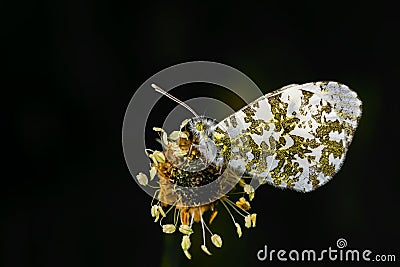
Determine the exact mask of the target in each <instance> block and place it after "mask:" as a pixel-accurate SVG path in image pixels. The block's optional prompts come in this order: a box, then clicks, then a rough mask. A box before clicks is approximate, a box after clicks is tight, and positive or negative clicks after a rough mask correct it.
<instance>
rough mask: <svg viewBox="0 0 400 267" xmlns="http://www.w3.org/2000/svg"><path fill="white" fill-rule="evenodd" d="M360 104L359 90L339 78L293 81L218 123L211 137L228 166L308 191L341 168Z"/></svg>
mask: <svg viewBox="0 0 400 267" xmlns="http://www.w3.org/2000/svg"><path fill="white" fill-rule="evenodd" d="M361 106H362V103H361V100H360V99H359V98H358V96H357V94H356V93H355V92H354V91H352V90H351V89H349V88H348V87H347V86H346V85H343V84H340V83H337V82H315V83H307V84H303V85H291V86H287V87H284V88H282V89H279V90H277V91H274V92H272V93H269V94H266V95H265V96H263V97H261V98H259V99H257V100H256V101H254V102H253V103H251V104H249V105H247V106H246V107H244V108H242V109H241V110H239V111H238V112H236V113H234V114H233V115H231V116H230V117H228V118H226V119H224V120H223V121H221V122H220V123H219V124H218V125H217V127H216V130H215V135H214V137H215V138H214V141H215V144H216V145H217V146H219V147H220V149H221V151H222V153H223V155H224V157H225V159H226V160H228V161H229V166H230V167H231V168H233V169H238V170H242V171H245V172H246V173H248V174H249V175H251V176H253V177H256V178H258V179H259V181H260V182H261V183H270V184H272V185H275V186H277V187H281V188H291V189H294V190H296V191H302V192H308V191H311V190H314V189H316V188H318V187H319V186H321V185H324V184H325V183H326V182H328V181H329V180H330V179H331V178H332V177H333V175H335V173H337V172H338V171H339V169H340V167H341V165H342V164H343V161H344V159H345V155H346V152H347V149H348V147H349V145H350V143H351V140H352V138H353V135H354V132H355V129H356V128H357V125H358V121H359V119H360V116H361Z"/></svg>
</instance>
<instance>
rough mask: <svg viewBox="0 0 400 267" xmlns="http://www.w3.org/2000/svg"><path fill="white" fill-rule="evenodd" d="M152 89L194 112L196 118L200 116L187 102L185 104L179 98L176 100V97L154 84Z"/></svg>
mask: <svg viewBox="0 0 400 267" xmlns="http://www.w3.org/2000/svg"><path fill="white" fill-rule="evenodd" d="M151 87H153V88H154V90H156V92H158V93H160V94H162V95H165V96H166V97H168V98H169V99H171V100H173V101H175V102H176V103H178V104H179V105H181V106H183V107H185V108H186V109H187V110H189V111H190V112H192V114H193V115H195V116H196V117H199V115H197V113H196V112H195V111H194V110H193V109H192V108H191V107H189V106H188V105H187V104H186V103H185V102H183V101H181V100H179V99H178V98H176V97H175V96H173V95H171V94H169V93H167V92H166V91H164V90H163V89H161V88H160V87H159V86H157V85H156V84H154V83H152V84H151Z"/></svg>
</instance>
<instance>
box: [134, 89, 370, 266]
mask: <svg viewBox="0 0 400 267" xmlns="http://www.w3.org/2000/svg"><path fill="white" fill-rule="evenodd" d="M152 86H153V88H154V89H155V90H156V91H158V92H160V93H162V94H164V95H165V96H167V97H169V98H171V99H172V100H174V101H176V102H178V103H179V104H181V105H182V106H184V107H186V108H187V109H188V110H189V111H190V112H192V113H193V115H194V117H193V118H190V119H187V120H185V121H184V122H182V124H181V127H180V129H179V130H178V131H174V132H172V133H171V134H170V135H168V134H167V133H166V132H165V131H164V130H163V129H161V128H154V130H156V131H158V132H159V133H160V143H161V144H162V147H163V151H153V150H149V152H148V156H149V158H150V159H151V161H152V163H151V168H150V178H151V179H154V177H155V176H156V175H157V176H158V177H159V181H158V184H159V190H157V196H155V198H157V199H158V202H157V204H155V205H152V208H151V214H152V216H153V217H154V218H155V221H158V220H160V225H161V227H162V229H163V232H165V233H173V232H175V230H176V229H177V225H178V223H180V226H179V228H178V229H179V231H180V232H181V233H183V237H182V242H181V247H182V249H183V252H184V253H185V255H186V256H187V257H188V258H189V259H190V258H191V254H190V253H189V248H190V246H191V242H190V235H191V234H192V233H193V228H192V225H193V223H194V222H199V223H200V224H201V226H202V234H203V244H202V245H201V249H202V250H203V251H204V252H205V253H207V254H210V255H211V253H210V251H209V250H208V248H207V246H206V241H205V236H206V234H205V230H207V231H208V232H209V233H210V235H211V241H212V243H213V244H214V245H215V246H216V247H221V246H222V238H221V236H220V235H218V234H214V233H213V232H212V231H211V229H210V227H209V226H208V225H207V223H206V222H205V219H204V218H205V216H204V214H205V213H209V214H210V215H209V224H211V223H212V221H213V220H214V219H215V218H216V216H217V214H218V209H219V207H220V206H222V208H225V209H226V210H227V211H228V214H229V215H230V217H231V219H232V221H233V223H234V225H235V227H236V231H237V234H238V236H239V237H241V236H242V229H241V226H240V224H239V223H238V221H237V220H236V219H235V216H234V215H233V214H232V212H231V210H233V211H235V212H236V213H237V214H239V216H242V217H243V218H244V224H245V227H246V228H250V227H255V224H256V216H257V215H256V214H255V213H250V212H249V210H250V208H251V204H250V202H251V201H252V200H253V198H254V195H255V189H256V188H257V187H258V186H259V185H262V184H271V185H273V186H276V187H279V188H289V189H292V190H295V191H298V192H310V191H312V190H315V189H317V188H318V187H320V186H322V185H324V184H326V183H327V182H328V181H329V180H331V179H332V177H333V176H334V175H335V174H336V173H337V172H338V171H339V170H340V168H341V166H342V164H343V162H344V160H345V156H346V153H347V151H348V148H349V146H350V144H351V142H352V139H353V136H354V133H355V130H356V128H357V126H358V122H359V120H360V118H361V113H362V102H361V100H360V99H359V97H358V96H357V94H356V93H355V92H354V91H353V90H351V89H350V88H349V87H348V86H346V85H344V84H341V83H338V82H333V81H325V82H312V83H306V84H302V85H297V84H293V85H289V86H285V87H283V88H281V89H279V90H276V91H274V92H271V93H268V94H266V95H264V96H262V97H260V98H259V99H257V100H255V101H254V102H252V103H250V104H248V105H247V106H245V107H243V108H242V109H240V110H239V111H237V112H235V113H234V114H232V115H230V116H229V117H227V118H225V119H223V120H222V121H220V122H217V121H216V120H214V119H212V118H207V117H205V116H199V115H198V114H197V113H196V112H195V111H194V110H193V109H191V108H190V107H189V106H188V105H186V104H185V103H183V102H182V101H180V100H178V99H177V98H175V97H174V96H172V95H170V94H168V93H167V92H165V91H164V90H162V89H161V88H160V87H158V86H157V85H154V84H153V85H152ZM137 179H138V181H139V183H141V184H142V185H147V176H146V175H145V174H143V173H139V174H138V175H137ZM248 180H250V182H247V181H248ZM234 196H239V197H238V198H237V199H236V200H235V199H234ZM153 200H154V199H153ZM219 203H221V204H222V205H219V206H218V205H217V204H219ZM165 207H169V209H168V211H171V210H174V215H173V223H169V224H163V223H162V221H163V219H164V218H166V217H167V213H168V212H164V209H163V208H165Z"/></svg>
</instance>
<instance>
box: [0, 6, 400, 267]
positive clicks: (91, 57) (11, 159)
mask: <svg viewBox="0 0 400 267" xmlns="http://www.w3.org/2000/svg"><path fill="white" fill-rule="evenodd" d="M279 3H280V4H279ZM0 9H1V13H2V14H1V20H2V21H1V26H0V27H1V35H2V41H1V46H2V54H3V55H2V60H1V62H2V65H3V67H5V69H6V71H5V72H3V74H4V77H3V78H2V81H1V82H2V86H1V87H2V88H1V89H2V97H1V100H2V104H1V110H2V111H1V115H0V116H1V117H0V120H1V123H0V125H1V126H0V127H1V131H2V133H3V134H5V137H3V139H2V141H3V142H2V154H3V157H4V158H5V160H4V159H3V161H2V169H3V174H2V175H1V176H2V178H3V179H2V180H3V181H2V185H1V189H2V192H1V204H0V207H1V215H0V218H1V230H2V232H0V233H1V243H2V244H3V245H4V246H3V248H2V249H1V253H0V256H1V257H0V265H1V266H141V265H148V266H160V265H161V266H184V265H187V266H189V262H188V261H187V260H186V259H185V258H184V256H183V253H182V251H181V248H180V240H181V235H180V234H175V235H173V236H168V237H166V236H165V235H164V234H162V232H161V230H160V228H159V226H158V224H155V223H153V221H152V218H151V217H150V201H151V198H150V197H149V196H148V195H147V194H145V193H144V192H143V191H142V190H141V189H140V188H139V187H138V186H137V184H136V183H135V182H134V181H133V180H132V177H131V175H130V174H129V171H128V169H127V167H126V164H125V161H124V157H123V153H122V145H121V129H122V121H123V117H124V113H125V109H126V107H127V105H128V103H129V101H130V99H131V97H132V96H133V93H134V91H135V90H136V88H138V87H139V86H140V85H141V84H142V83H143V82H144V81H145V80H147V79H148V78H149V77H150V76H152V75H153V74H155V73H156V72H158V71H160V70H162V69H163V68H166V67H169V66H172V65H174V64H177V63H182V62H186V61H192V60H209V61H217V62H220V63H224V64H227V65H230V66H232V67H234V68H237V69H239V70H241V71H242V72H244V73H245V74H247V75H248V76H249V77H250V78H252V79H253V80H254V81H255V82H256V83H257V85H258V86H259V87H260V88H263V90H264V93H267V92H270V91H272V90H275V89H277V88H279V87H281V86H284V85H288V84H291V83H304V82H308V81H319V80H336V81H340V82H342V83H345V84H347V85H349V86H350V87H351V88H353V89H354V90H355V91H357V93H358V94H359V96H360V98H361V99H362V101H363V117H362V119H361V121H360V125H359V128H358V130H357V132H356V135H355V138H354V141H353V144H352V145H351V147H350V150H349V152H348V154H347V159H346V162H345V164H344V166H343V168H342V170H341V171H340V172H339V173H338V174H337V175H336V176H335V179H334V180H333V181H331V182H330V183H329V184H327V185H326V186H324V187H322V188H320V189H318V190H317V191H315V192H312V193H309V194H299V193H295V192H291V191H282V190H278V189H275V188H273V187H270V186H265V187H261V188H259V189H258V190H257V192H256V198H255V200H254V201H253V203H252V205H253V211H254V212H256V213H257V214H258V225H257V227H256V228H255V229H251V230H244V235H243V237H242V238H241V239H240V240H239V239H238V238H237V237H236V233H235V229H234V227H233V225H231V224H230V223H229V220H228V219H227V217H226V214H224V213H223V212H222V214H221V216H219V217H218V218H217V221H216V223H215V225H213V229H214V230H215V231H216V232H218V233H221V235H222V236H223V238H224V245H223V248H222V249H219V250H218V249H214V248H213V249H212V248H211V244H209V248H210V249H212V252H213V254H214V255H213V256H212V257H209V256H206V255H204V253H202V252H201V251H200V248H199V246H200V244H199V242H200V241H199V240H196V239H194V240H193V245H192V246H193V247H192V248H191V252H192V254H193V257H194V259H193V260H192V262H191V265H190V266H225V265H230V266H247V265H249V266H251V265H257V266H267V265H269V266H272V265H274V266H275V265H276V266H286V265H288V266H290V265H295V263H293V262H289V263H284V262H278V261H277V260H275V261H273V262H268V261H266V262H259V261H258V260H257V258H256V253H257V251H258V250H259V249H262V248H263V246H264V245H268V246H269V248H271V249H286V250H290V249H298V250H301V249H307V248H309V249H311V248H312V249H316V250H318V249H327V248H328V247H329V246H331V247H333V248H335V247H336V240H337V239H338V238H341V237H342V238H345V239H346V240H347V242H348V248H354V249H360V250H364V249H370V250H372V251H373V253H374V254H396V257H397V261H399V260H400V254H399V252H398V248H399V246H398V244H399V243H398V242H399V238H400V235H399V232H400V231H399V223H400V221H399V218H398V215H397V214H398V198H397V196H398V190H399V189H398V188H399V187H398V186H399V181H398V180H399V175H398V172H397V165H398V164H399V163H398V156H397V150H396V147H397V144H398V134H397V132H396V130H397V128H398V121H397V120H398V115H399V103H398V100H397V99H398V98H397V97H396V96H395V94H396V92H397V91H398V80H397V79H398V78H399V75H398V74H399V64H398V60H399V52H398V47H400V43H399V41H398V35H399V24H398V18H397V17H398V14H396V8H394V7H391V6H385V5H384V3H383V2H381V1H379V2H368V1H366V2H364V1H352V2H350V1H348V2H346V3H345V4H340V3H338V2H336V1H335V2H333V1H297V2H294V3H289V2H287V1H281V2H277V1H275V2H268V3H264V5H259V4H250V3H249V2H248V1H246V2H242V4H240V5H236V4H233V3H231V2H225V3H223V2H218V3H216V2H212V1H202V2H201V4H194V3H187V2H182V3H179V4H175V5H174V4H172V3H171V2H169V1H167V2H164V3H161V4H158V3H153V2H149V3H148V4H144V3H142V4H137V3H134V1H129V2H126V3H121V2H114V1H75V0H71V1H47V2H34V1H25V2H21V1H13V2H11V1H8V2H2V4H1V8H0ZM188 88H189V87H186V88H185V87H182V88H177V89H175V90H174V91H173V92H174V94H175V95H177V96H179V98H181V99H183V100H184V99H189V98H191V97H193V96H201V95H202V94H201V92H202V90H204V92H207V86H205V85H199V87H198V88H199V89H198V91H193V90H189V89H188ZM190 88H196V86H193V85H192V87H190ZM173 107H174V104H173V103H171V102H170V101H167V100H163V101H160V104H159V105H158V108H159V109H160V114H163V111H164V110H165V112H167V111H168V109H171V108H173ZM153 117H154V118H153V120H154V121H152V123H153V122H154V124H155V125H154V126H159V124H157V123H159V122H162V119H163V118H162V116H161V115H160V117H157V116H153ZM149 124H150V122H149ZM148 139H149V140H150V141H148V142H150V144H151V142H152V141H151V140H153V139H154V134H153V133H149V136H148ZM153 145H154V146H155V143H153ZM395 170H396V172H395ZM196 230H197V234H199V233H198V232H199V231H198V230H199V229H197V228H196V229H195V231H196ZM325 262H326V263H329V261H325ZM304 264H307V265H309V264H310V263H304ZM334 264H335V265H338V264H346V263H339V262H336V263H334ZM349 264H350V263H347V265H349ZM331 265H332V263H331ZM380 265H382V266H383V265H390V264H389V263H382V264H380Z"/></svg>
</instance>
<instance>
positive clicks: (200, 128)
mask: <svg viewBox="0 0 400 267" xmlns="http://www.w3.org/2000/svg"><path fill="white" fill-rule="evenodd" d="M196 130H197V131H199V132H201V131H203V130H204V124H203V123H202V122H200V121H199V122H196Z"/></svg>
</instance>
